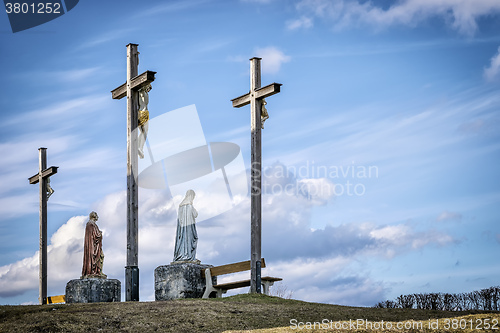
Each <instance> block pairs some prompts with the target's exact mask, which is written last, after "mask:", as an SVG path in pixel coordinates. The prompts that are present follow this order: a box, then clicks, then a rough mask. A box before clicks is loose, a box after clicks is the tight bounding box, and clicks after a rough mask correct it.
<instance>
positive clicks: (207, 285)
mask: <svg viewBox="0 0 500 333" xmlns="http://www.w3.org/2000/svg"><path fill="white" fill-rule="evenodd" d="M214 291H217V290H216V289H215V288H214V287H213V284H212V274H211V273H210V268H207V269H206V270H205V292H204V293H203V296H202V298H209V297H210V294H211V293H212V292H214Z"/></svg>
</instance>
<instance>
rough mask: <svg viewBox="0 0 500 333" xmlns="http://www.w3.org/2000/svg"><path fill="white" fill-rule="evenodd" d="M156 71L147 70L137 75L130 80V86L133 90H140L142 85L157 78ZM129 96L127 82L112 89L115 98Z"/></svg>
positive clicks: (112, 95)
mask: <svg viewBox="0 0 500 333" xmlns="http://www.w3.org/2000/svg"><path fill="white" fill-rule="evenodd" d="M155 74H156V72H153V71H145V72H144V73H142V74H140V75H137V76H136V77H134V78H132V80H130V87H131V89H132V90H139V89H141V88H142V87H145V86H147V85H148V84H150V83H151V82H153V81H154V80H155ZM126 96H127V82H125V83H124V84H122V85H121V86H119V87H118V88H115V89H113V90H111V97H113V99H122V98H123V97H126Z"/></svg>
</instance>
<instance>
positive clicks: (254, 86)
mask: <svg viewBox="0 0 500 333" xmlns="http://www.w3.org/2000/svg"><path fill="white" fill-rule="evenodd" d="M260 61H261V58H255V57H254V58H252V59H250V92H249V93H248V94H245V95H242V96H240V97H237V98H235V99H232V100H231V101H232V102H233V107H235V108H240V107H242V106H245V105H248V104H250V110H251V113H250V115H251V116H250V119H251V122H250V124H251V126H250V127H251V132H252V139H251V145H252V153H251V154H252V158H251V159H252V161H251V162H252V163H251V178H252V179H251V204H250V206H251V208H250V209H251V218H250V219H251V227H250V233H251V236H250V237H251V240H250V243H251V245H250V246H251V250H250V255H251V256H250V292H251V293H259V294H260V293H261V262H260V258H261V244H262V242H261V239H262V223H261V218H262V208H261V207H262V205H261V201H262V200H261V194H262V186H261V180H262V177H261V175H262V165H261V162H262V145H261V129H262V121H261V110H262V100H263V99H264V98H266V97H269V96H272V95H274V94H277V93H279V92H280V87H281V84H280V83H271V84H270V85H267V86H265V87H262V88H261V83H260Z"/></svg>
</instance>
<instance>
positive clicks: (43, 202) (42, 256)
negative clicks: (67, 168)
mask: <svg viewBox="0 0 500 333" xmlns="http://www.w3.org/2000/svg"><path fill="white" fill-rule="evenodd" d="M38 161H39V162H38V173H37V174H36V175H34V176H31V177H30V178H29V182H30V184H36V183H40V251H39V254H38V258H39V259H38V260H39V283H38V291H39V298H38V300H39V302H40V304H46V303H47V302H46V300H47V200H48V196H49V195H48V193H47V192H48V189H47V181H48V179H49V177H50V176H52V175H55V174H56V173H57V168H58V167H55V166H51V167H50V168H47V148H39V149H38Z"/></svg>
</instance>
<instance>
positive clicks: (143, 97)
mask: <svg viewBox="0 0 500 333" xmlns="http://www.w3.org/2000/svg"><path fill="white" fill-rule="evenodd" d="M152 88H153V87H151V84H148V85H147V86H144V87H142V88H141V90H139V115H138V120H139V129H140V130H141V134H139V142H138V149H137V150H138V154H139V157H140V158H144V144H145V143H146V137H147V136H148V127H149V125H148V122H149V111H148V103H149V95H148V92H150V91H151V89H152Z"/></svg>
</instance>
